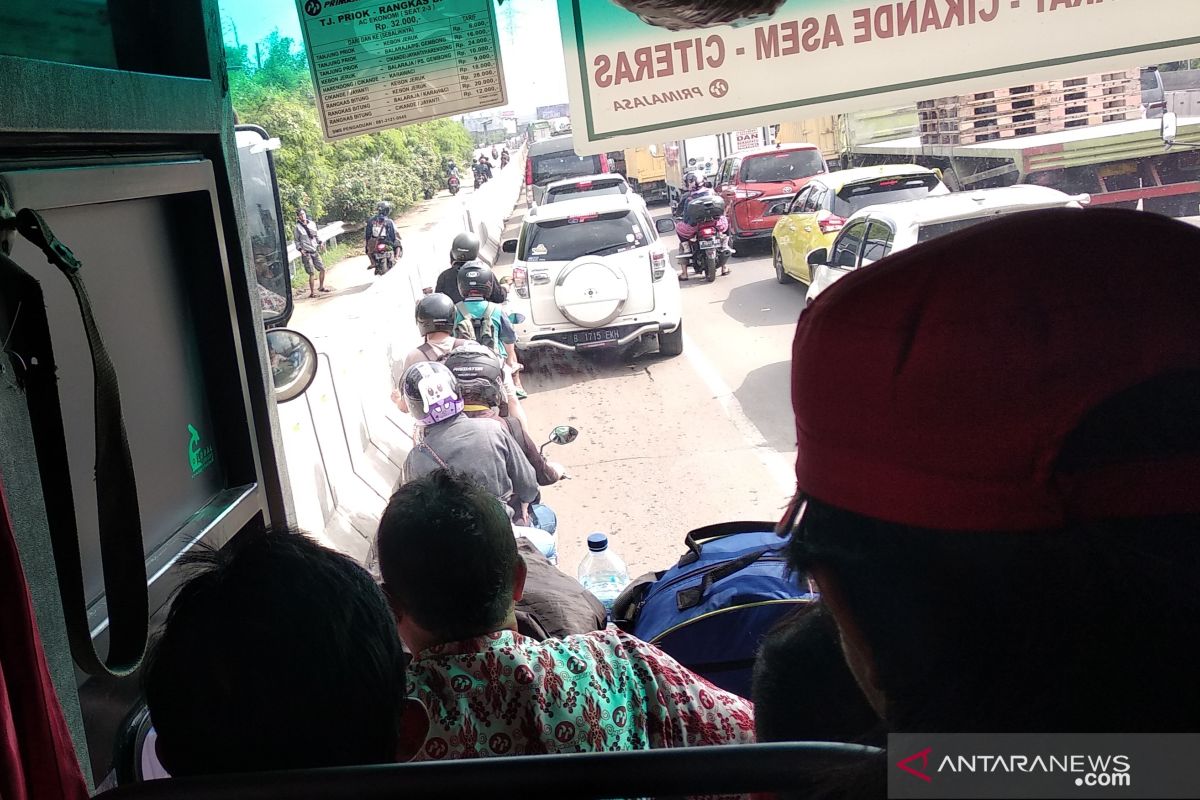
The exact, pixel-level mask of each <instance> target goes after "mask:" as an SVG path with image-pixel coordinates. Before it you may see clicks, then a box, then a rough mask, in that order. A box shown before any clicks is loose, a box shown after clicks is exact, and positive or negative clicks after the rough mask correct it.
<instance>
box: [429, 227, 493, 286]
mask: <svg viewBox="0 0 1200 800" xmlns="http://www.w3.org/2000/svg"><path fill="white" fill-rule="evenodd" d="M479 244H480V243H479V237H478V236H476V235H475V234H473V233H471V232H470V231H463V232H462V233H460V234H458V235H457V236H455V237H454V241H453V242H451V243H450V266H449V267H447V268H446V269H444V270H442V273H441V274H440V275H438V278H437V283H436V285H435V286H434V288H433V289H432V290H431V291H434V292H439V293H441V294H444V295H446V296H447V297H449V298H450V299H452V300H453V301H454V302H455V303H461V302H462V301H463V296H462V293H461V292H459V291H458V269H459V267H461V266H462V265H463V264H465V263H467V262H468V261H474V260H475V259H477V258H478V257H479ZM426 293H428V291H427V292H426ZM487 299H488V300H489V301H490V302H493V303H503V302H504V301H505V300H507V299H508V292H507V291H505V289H504V287H503V286H501V285H500V281H493V282H492V293H491V294H490V295H488V297H487Z"/></svg>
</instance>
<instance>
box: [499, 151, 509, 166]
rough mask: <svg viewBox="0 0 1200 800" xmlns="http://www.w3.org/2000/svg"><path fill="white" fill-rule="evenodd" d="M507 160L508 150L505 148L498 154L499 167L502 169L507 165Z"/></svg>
mask: <svg viewBox="0 0 1200 800" xmlns="http://www.w3.org/2000/svg"><path fill="white" fill-rule="evenodd" d="M508 160H509V158H508V151H507V150H505V151H504V152H503V153H501V154H500V169H504V168H505V167H507V166H508Z"/></svg>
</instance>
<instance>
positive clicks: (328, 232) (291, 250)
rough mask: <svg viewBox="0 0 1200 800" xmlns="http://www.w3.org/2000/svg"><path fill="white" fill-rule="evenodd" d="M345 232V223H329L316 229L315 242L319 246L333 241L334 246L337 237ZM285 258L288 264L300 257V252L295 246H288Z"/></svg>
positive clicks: (339, 221)
mask: <svg viewBox="0 0 1200 800" xmlns="http://www.w3.org/2000/svg"><path fill="white" fill-rule="evenodd" d="M345 232H346V223H344V222H342V221H341V220H338V221H337V222H331V223H329V224H328V225H323V226H321V227H320V228H317V241H319V242H320V243H321V244H325V243H327V242H329V241H330V240H335V241H334V244H337V242H336V239H337V237H339V236H341V235H342V234H343V233H345ZM287 256H288V263H289V264H290V263H292V262H293V261H295V260H296V259H297V258H299V257H300V251H299V250H298V249H296V245H294V244H289V245H288V249H287Z"/></svg>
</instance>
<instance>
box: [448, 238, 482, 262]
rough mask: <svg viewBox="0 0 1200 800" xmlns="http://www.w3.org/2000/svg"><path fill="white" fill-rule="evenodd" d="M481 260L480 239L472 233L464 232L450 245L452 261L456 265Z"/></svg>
mask: <svg viewBox="0 0 1200 800" xmlns="http://www.w3.org/2000/svg"><path fill="white" fill-rule="evenodd" d="M477 258H479V237H478V236H476V235H475V234H473V233H471V232H470V231H463V232H462V233H460V234H459V235H458V236H455V237H454V241H453V242H451V243H450V260H451V261H452V262H453V263H455V264H462V263H463V262H465V261H474V260H475V259H477Z"/></svg>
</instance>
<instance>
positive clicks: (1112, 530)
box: [784, 209, 1200, 732]
mask: <svg viewBox="0 0 1200 800" xmlns="http://www.w3.org/2000/svg"><path fill="white" fill-rule="evenodd" d="M1197 252H1200V230H1196V229H1194V228H1192V227H1189V226H1186V225H1183V224H1181V223H1178V222H1174V221H1171V220H1168V219H1165V218H1162V217H1157V216H1155V215H1151V214H1140V213H1136V212H1125V211H1114V210H1095V211H1092V210H1089V211H1079V210H1069V209H1060V210H1054V211H1041V212H1027V213H1024V214H1019V215H1016V216H1014V217H1012V218H1009V219H1006V220H1001V221H996V222H992V223H988V224H984V225H980V226H977V227H975V228H971V229H968V230H966V231H962V232H959V233H957V234H952V235H949V236H946V237H944V238H942V239H938V240H935V241H932V242H929V243H926V244H923V245H918V246H917V247H914V248H912V249H910V250H907V251H904V252H901V253H898V254H895V255H892V256H890V257H888V258H887V259H885V260H883V261H882V262H880V263H879V264H877V265H874V266H872V267H870V268H869V269H864V270H861V271H859V272H857V273H854V274H851V275H849V276H848V277H847V278H845V279H844V280H842V281H839V282H838V283H837V284H835V285H834V286H832V287H831V288H830V289H829V290H828V291H827V292H825V293H823V294H822V296H821V297H820V298H819V299H818V300H817V302H816V303H814V304H813V306H812V307H811V308H810V309H808V310H807V311H805V313H804V315H803V316H802V317H801V319H800V322H799V324H798V326H797V331H796V338H795V342H794V344H793V373H792V377H793V383H792V393H793V406H794V409H795V413H796V433H797V439H798V457H797V462H796V475H797V485H798V488H799V490H800V493H801V494H800V495H798V498H797V502H795V503H794V504H793V513H790V514H789V517H788V518H787V519H785V521H784V526H785V527H788V528H794V536H793V540H792V544H791V556H792V559H793V563H794V565H795V566H796V567H798V568H800V569H807V570H811V572H812V573H813V575H814V577H815V578H816V579H817V582H818V584H819V585H820V587H821V589H822V592H823V597H824V601H825V602H826V603H827V604H828V606H829V607H830V609H831V611H832V612H833V614H834V616H835V618H836V620H837V622H838V626H839V628H840V631H841V636H842V641H843V645H844V647H845V650H846V653H847V657H848V659H849V661H850V663H851V666H852V667H853V668H854V670H855V672H856V674H857V677H858V678H859V682H860V683H861V684H862V685H863V687H864V690H865V692H866V693H867V695H868V696H869V697H870V698H871V699H872V702H873V703H874V704H875V706H876V708H878V709H880V710H881V711H882V712H883V713H884V714H885V715H886V717H887V718H888V721H889V722H890V723H891V725H892V727H893V728H894V729H897V730H907V731H914V730H926V731H945V732H953V731H971V730H989V731H1062V730H1070V731H1080V732H1086V731H1109V730H1122V731H1131V732H1136V731H1181V730H1190V729H1192V728H1194V726H1195V721H1196V719H1197V718H1200V682H1197V681H1196V680H1195V676H1194V672H1195V668H1194V663H1193V661H1192V657H1191V655H1190V654H1191V653H1194V652H1196V651H1197V650H1200V592H1198V591H1197V589H1196V586H1197V583H1196V579H1195V575H1196V570H1197V568H1198V567H1200V492H1197V491H1196V487H1197V486H1200V315H1197V314H1196V311H1195V310H1196V308H1197V307H1200V306H1198V304H1200V270H1197V268H1196V253H1197Z"/></svg>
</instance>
